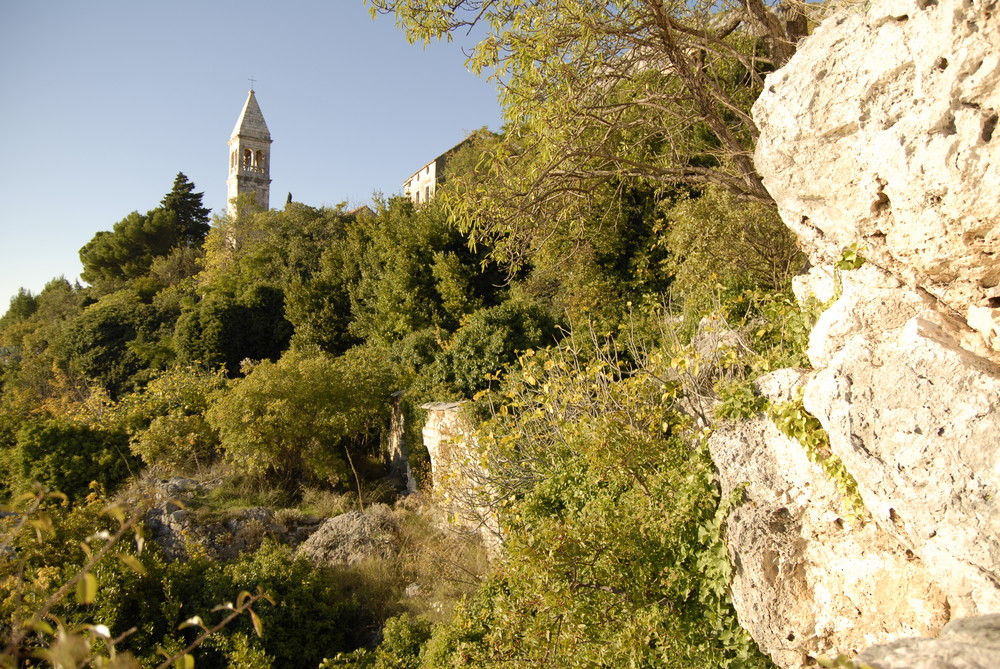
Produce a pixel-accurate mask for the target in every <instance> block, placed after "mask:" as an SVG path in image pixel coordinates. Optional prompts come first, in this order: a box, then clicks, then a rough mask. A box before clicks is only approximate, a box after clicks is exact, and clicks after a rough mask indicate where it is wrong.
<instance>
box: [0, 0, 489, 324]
mask: <svg viewBox="0 0 1000 669" xmlns="http://www.w3.org/2000/svg"><path fill="white" fill-rule="evenodd" d="M250 77H253V78H254V79H255V80H256V82H255V84H254V89H255V91H256V95H257V101H258V102H259V103H260V108H261V111H262V112H263V114H264V118H265V120H266V121H267V125H268V128H269V129H270V131H271V137H272V139H273V140H274V143H273V144H272V145H271V179H272V183H271V206H272V207H281V206H284V202H285V198H286V197H287V194H288V193H289V192H291V193H292V196H293V198H294V199H295V200H296V201H298V202H304V203H306V204H309V205H313V206H321V205H336V204H339V203H341V202H344V201H347V202H348V203H349V204H350V205H360V204H364V203H366V202H369V201H370V200H371V197H372V194H373V193H374V192H380V193H383V194H385V195H392V194H398V193H400V192H401V188H402V182H403V181H404V179H406V178H407V177H408V176H409V175H410V174H412V173H413V172H415V171H416V170H418V169H419V168H420V167H421V166H422V165H424V164H425V163H427V162H428V161H430V160H431V159H433V158H435V157H436V156H438V155H440V154H441V153H443V152H444V151H446V150H447V149H449V148H450V147H451V146H453V145H454V144H456V143H458V142H459V141H461V140H462V139H463V138H464V137H465V135H466V134H467V133H468V132H469V131H472V130H475V129H476V128H480V127H482V126H488V127H489V128H491V129H493V130H497V129H498V128H499V126H500V123H501V121H500V110H499V107H498V105H497V102H496V91H495V89H494V88H493V86H492V84H490V83H489V82H488V81H486V80H484V79H480V78H478V77H476V76H475V75H473V74H471V73H470V72H468V71H467V70H466V68H465V57H464V55H463V53H462V50H461V45H460V44H459V43H458V42H455V43H451V44H446V43H441V44H433V45H431V46H429V47H427V48H424V47H423V46H422V45H410V44H409V43H408V42H407V41H406V38H405V36H404V35H403V34H402V33H401V32H400V31H399V30H398V29H397V28H396V26H395V19H394V17H391V16H380V17H379V18H378V19H377V20H375V21H372V19H371V18H370V16H369V13H368V8H367V6H366V5H365V4H364V2H363V0H287V1H286V2H274V1H273V0H272V1H270V2H264V1H262V0H239V1H236V0H172V1H171V2H151V1H148V0H90V1H88V2H80V1H79V0H4V1H3V2H2V3H0V314H2V313H3V312H5V311H6V310H7V306H8V303H9V301H10V298H11V297H12V296H13V295H14V294H16V293H17V290H18V288H20V287H24V288H27V289H28V290H30V291H32V292H33V293H36V294H37V293H38V292H39V291H40V290H41V289H42V287H43V286H44V285H45V284H46V283H47V282H48V281H49V280H50V279H52V278H54V277H58V276H65V277H66V278H67V279H69V280H70V281H75V280H76V279H77V278H78V276H79V273H80V271H81V269H82V268H81V266H80V261H79V255H78V252H79V250H80V247H81V246H83V245H84V244H86V243H87V241H89V240H90V238H91V237H93V235H94V233H96V232H97V231H99V230H110V229H111V228H112V226H113V225H114V224H115V223H116V222H117V221H119V220H121V219H122V218H124V217H125V216H126V215H127V214H128V213H129V212H131V211H135V210H138V211H140V212H145V211H147V210H149V209H152V208H154V207H156V206H158V205H159V202H160V200H161V199H162V198H163V196H164V195H165V194H166V193H167V192H168V191H169V190H170V188H171V186H172V184H173V180H174V177H175V176H176V174H177V172H184V173H185V174H186V175H187V176H188V178H189V179H191V181H193V182H194V184H195V186H196V189H197V190H198V191H204V193H205V197H204V203H205V205H206V206H208V207H210V208H211V209H212V210H213V212H216V213H221V212H222V211H223V210H224V209H225V206H226V176H227V160H228V147H227V142H228V140H229V135H230V133H231V132H232V130H233V126H234V125H235V123H236V119H237V117H238V116H239V113H240V110H241V108H242V106H243V102H244V101H245V99H246V95H247V90H248V89H249V88H250V81H249V78H250Z"/></svg>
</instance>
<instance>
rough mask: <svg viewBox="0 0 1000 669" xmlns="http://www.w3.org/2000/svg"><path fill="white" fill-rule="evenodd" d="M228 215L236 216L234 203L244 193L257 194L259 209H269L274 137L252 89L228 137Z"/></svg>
mask: <svg viewBox="0 0 1000 669" xmlns="http://www.w3.org/2000/svg"><path fill="white" fill-rule="evenodd" d="M229 153H230V165H229V180H228V182H227V186H228V188H227V191H228V196H229V213H230V215H235V214H236V213H237V212H235V211H234V210H233V201H234V200H235V198H237V197H238V196H240V195H243V194H245V193H254V195H255V198H256V200H257V204H258V206H260V207H261V208H262V209H268V208H269V207H270V201H269V200H270V189H271V173H270V163H271V133H270V131H269V130H268V129H267V123H265V122H264V115H263V114H262V113H261V111H260V106H259V105H258V104H257V97H256V95H255V93H254V91H253V90H252V89H251V90H250V92H249V93H248V94H247V99H246V102H245V103H244V104H243V110H242V111H241V112H240V116H239V118H238V119H237V121H236V127H235V128H233V134H232V135H231V136H230V137H229Z"/></svg>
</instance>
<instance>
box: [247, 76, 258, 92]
mask: <svg viewBox="0 0 1000 669" xmlns="http://www.w3.org/2000/svg"><path fill="white" fill-rule="evenodd" d="M247 81H249V82H250V90H251V91H252V90H253V85H254V84H255V83H257V80H256V79H254V78H253V75H252V74H251V75H250V78H249V79H247Z"/></svg>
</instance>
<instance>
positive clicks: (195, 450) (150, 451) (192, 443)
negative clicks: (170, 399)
mask: <svg viewBox="0 0 1000 669" xmlns="http://www.w3.org/2000/svg"><path fill="white" fill-rule="evenodd" d="M218 443H219V439H218V436H217V435H216V434H215V431H214V430H212V428H211V427H210V426H209V425H208V423H207V422H206V421H205V419H204V418H202V417H201V416H187V415H185V414H183V413H180V412H173V413H170V414H168V415H166V416H157V417H156V418H154V419H153V422H152V423H150V425H149V429H148V430H146V431H145V432H142V433H141V434H139V435H138V439H137V440H134V441H133V442H132V451H133V452H134V453H135V454H136V455H139V456H141V457H142V459H143V460H144V461H145V462H146V464H147V465H151V466H152V465H162V466H164V467H166V468H167V469H168V470H169V471H171V472H178V473H193V472H196V471H198V470H199V469H201V468H202V467H204V466H205V465H208V464H210V463H211V462H212V461H213V460H214V459H215V456H216V454H217V449H216V447H217V446H218Z"/></svg>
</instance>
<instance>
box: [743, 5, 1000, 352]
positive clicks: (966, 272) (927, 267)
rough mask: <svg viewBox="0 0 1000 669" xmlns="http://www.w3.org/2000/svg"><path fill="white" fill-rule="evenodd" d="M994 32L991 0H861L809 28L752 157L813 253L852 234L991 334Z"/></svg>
mask: <svg viewBox="0 0 1000 669" xmlns="http://www.w3.org/2000/svg"><path fill="white" fill-rule="evenodd" d="M998 44H1000V11H998V10H997V8H996V6H995V3H991V2H978V1H977V2H962V1H961V0H875V1H874V2H872V3H870V4H866V5H865V6H864V7H862V6H861V5H860V4H859V5H856V6H855V7H853V8H849V9H848V10H847V11H846V12H845V13H842V14H840V15H839V16H837V17H835V18H833V19H829V20H827V21H825V22H824V23H823V24H822V25H821V26H820V27H819V28H817V29H816V31H815V33H814V34H813V35H811V36H810V37H808V38H806V39H805V40H804V41H803V42H802V43H801V44H800V46H799V50H798V53H797V54H796V55H795V56H794V58H793V59H792V61H791V62H790V63H789V64H788V65H787V66H786V67H784V68H782V69H781V70H779V71H778V72H776V73H774V74H772V75H771V76H769V77H768V80H767V83H766V86H765V91H764V93H763V95H761V97H760V99H759V100H758V101H757V103H756V105H754V109H753V114H754V120H755V121H756V122H757V124H758V126H759V127H760V130H761V135H760V140H759V142H758V145H757V153H756V157H755V163H756V165H757V168H758V170H759V171H760V173H761V175H762V176H763V178H764V183H765V185H766V186H767V188H768V190H769V191H770V192H771V194H772V195H773V196H774V197H775V199H776V200H777V201H778V204H779V206H780V209H781V214H782V218H783V219H784V220H785V222H786V223H787V224H788V225H789V227H790V228H792V229H793V230H794V231H795V232H796V233H797V234H798V235H799V237H800V240H801V242H802V244H803V247H804V249H805V250H806V252H807V253H808V254H809V256H810V258H811V260H812V261H813V262H814V264H823V263H829V262H830V261H831V260H832V259H835V258H836V257H838V255H839V254H840V253H841V251H842V250H843V249H844V248H846V247H849V246H851V245H852V244H857V245H858V246H859V247H864V249H865V251H864V253H865V255H866V256H867V257H868V258H869V259H870V260H872V261H873V262H874V263H875V264H877V265H879V266H881V267H883V268H885V269H887V270H889V271H890V272H892V273H893V274H895V275H896V276H897V277H899V278H900V279H902V280H903V281H904V282H905V283H907V284H909V285H911V286H913V285H916V286H920V287H921V288H923V289H924V290H926V291H928V292H930V293H931V294H933V295H935V296H936V297H937V298H939V299H940V300H941V301H942V302H943V303H944V304H945V305H947V306H948V307H950V308H952V309H954V310H955V311H956V312H958V313H959V314H960V315H962V316H963V317H966V318H968V319H969V320H970V322H971V321H976V322H977V324H978V327H977V329H979V330H980V331H983V332H984V336H985V335H987V334H990V336H993V337H995V336H996V333H997V323H998V321H997V319H996V318H995V317H994V316H995V315H994V312H993V309H994V308H995V307H997V306H1000V300H998V299H997V298H1000V263H998V262H997V258H996V255H995V254H996V253H997V251H998V250H1000V246H998V244H1000V198H997V197H996V195H995V194H996V193H997V192H1000V132H998V129H997V120H998V111H1000V49H998V48H997V45H998ZM970 310H974V313H975V317H974V318H969V314H970Z"/></svg>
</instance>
